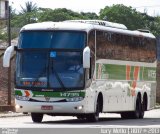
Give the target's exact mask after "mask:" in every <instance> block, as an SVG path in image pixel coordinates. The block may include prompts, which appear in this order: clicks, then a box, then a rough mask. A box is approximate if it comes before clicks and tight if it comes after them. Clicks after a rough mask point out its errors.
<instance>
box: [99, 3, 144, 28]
mask: <svg viewBox="0 0 160 134" xmlns="http://www.w3.org/2000/svg"><path fill="white" fill-rule="evenodd" d="M99 17H100V19H103V18H105V17H107V20H108V21H111V22H117V23H122V24H124V25H126V26H127V28H128V29H131V30H134V29H140V28H145V23H144V19H143V15H142V14H140V13H139V12H137V11H136V10H135V9H132V7H127V6H124V5H113V6H112V7H108V6H106V7H105V8H104V9H101V11H100V16H99Z"/></svg>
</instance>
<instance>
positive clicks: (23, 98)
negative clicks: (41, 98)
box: [16, 95, 29, 101]
mask: <svg viewBox="0 0 160 134" xmlns="http://www.w3.org/2000/svg"><path fill="white" fill-rule="evenodd" d="M16 99H17V100H22V101H28V100H29V97H26V96H18V95H16Z"/></svg>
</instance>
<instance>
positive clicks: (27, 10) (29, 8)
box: [21, 1, 38, 14]
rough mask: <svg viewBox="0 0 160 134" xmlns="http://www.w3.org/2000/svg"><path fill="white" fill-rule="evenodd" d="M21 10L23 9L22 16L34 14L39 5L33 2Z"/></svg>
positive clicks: (29, 2) (26, 4)
mask: <svg viewBox="0 0 160 134" xmlns="http://www.w3.org/2000/svg"><path fill="white" fill-rule="evenodd" d="M21 8H22V11H21V13H22V14H24V13H30V12H34V11H37V9H38V7H37V4H36V3H33V2H32V1H28V2H26V3H25V7H22V6H21Z"/></svg>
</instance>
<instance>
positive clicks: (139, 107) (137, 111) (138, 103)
mask: <svg viewBox="0 0 160 134" xmlns="http://www.w3.org/2000/svg"><path fill="white" fill-rule="evenodd" d="M142 115H143V110H142V103H141V98H140V97H139V96H137V99H136V108H135V111H134V112H132V114H131V117H132V118H133V119H139V118H140V117H141V116H142Z"/></svg>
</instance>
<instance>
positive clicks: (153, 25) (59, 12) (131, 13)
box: [11, 2, 160, 36]
mask: <svg viewBox="0 0 160 134" xmlns="http://www.w3.org/2000/svg"><path fill="white" fill-rule="evenodd" d="M28 6H29V8H28ZM74 19H90V20H92V19H100V20H103V19H105V20H106V19H107V21H111V22H116V23H121V24H124V25H126V26H127V28H128V29H130V30H136V29H148V30H150V31H151V32H152V33H153V34H154V35H155V36H158V35H159V34H160V17H151V16H149V15H147V14H146V13H140V12H138V11H136V10H135V9H133V8H132V7H127V6H124V5H121V4H120V5H113V6H111V7H108V6H106V7H105V8H104V9H101V10H100V13H99V16H98V15H97V14H96V13H92V12H87V13H85V12H81V13H78V12H74V11H72V10H69V9H66V8H58V9H54V10H53V9H49V8H38V7H37V6H36V4H33V3H32V2H31V3H28V4H26V5H25V7H22V11H21V13H18V14H16V12H15V10H13V11H12V14H11V26H12V27H22V26H24V25H26V24H29V23H35V22H43V21H54V22H58V21H65V20H74Z"/></svg>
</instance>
